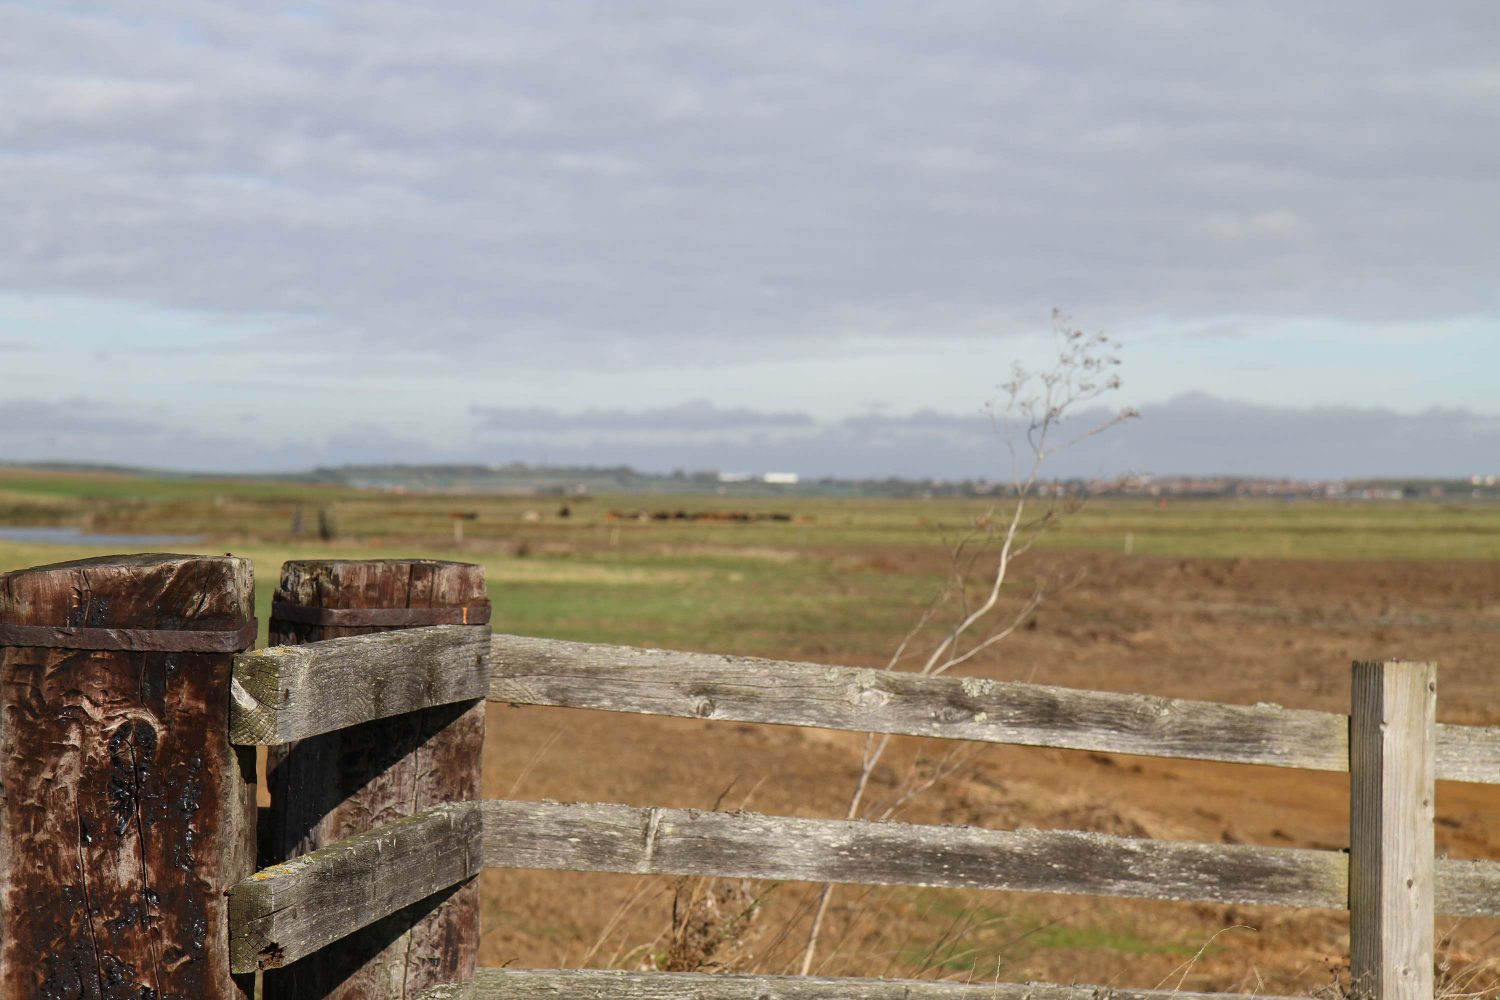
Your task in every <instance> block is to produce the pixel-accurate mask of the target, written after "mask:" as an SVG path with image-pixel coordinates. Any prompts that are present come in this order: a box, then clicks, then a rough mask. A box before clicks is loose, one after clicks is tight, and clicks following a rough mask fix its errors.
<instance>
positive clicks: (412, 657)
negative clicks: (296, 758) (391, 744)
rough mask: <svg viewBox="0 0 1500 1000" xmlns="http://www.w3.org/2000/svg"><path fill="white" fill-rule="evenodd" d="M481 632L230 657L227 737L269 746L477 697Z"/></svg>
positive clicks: (384, 635)
mask: <svg viewBox="0 0 1500 1000" xmlns="http://www.w3.org/2000/svg"><path fill="white" fill-rule="evenodd" d="M489 658H490V644H489V633H488V631H487V630H486V629H483V628H476V627H474V626H472V625H433V626H429V627H426V628H413V629H406V630H403V631H399V632H377V633H374V634H371V635H357V636H348V637H344V638H339V639H325V640H323V641H322V642H314V643H309V644H307V645H305V646H271V647H269V648H266V649H260V650H256V651H255V652H253V653H242V654H240V655H239V656H237V657H235V661H234V681H233V687H232V690H231V698H232V700H231V704H230V729H229V736H230V740H231V741H232V742H234V743H237V744H241V745H255V744H260V745H272V746H274V745H277V744H282V743H291V742H293V741H295V740H302V739H307V738H308V737H311V736H318V735H320V734H322V733H329V732H333V731H334V730H337V729H346V728H348V727H350V726H355V725H358V724H360V723H362V722H371V721H374V720H375V719H386V718H390V717H392V716H396V715H401V714H404V713H406V712H415V711H419V710H421V709H424V708H435V707H436V706H438V705H449V704H452V703H454V702H459V701H467V700H469V699H474V698H483V697H485V695H486V694H487V693H488V691H489V686H490V677H489V675H490V664H489Z"/></svg>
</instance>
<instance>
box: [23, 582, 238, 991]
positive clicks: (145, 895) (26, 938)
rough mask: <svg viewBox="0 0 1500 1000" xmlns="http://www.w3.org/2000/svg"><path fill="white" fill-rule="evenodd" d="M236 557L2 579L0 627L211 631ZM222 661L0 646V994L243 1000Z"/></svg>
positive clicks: (234, 804) (232, 594) (219, 624)
mask: <svg viewBox="0 0 1500 1000" xmlns="http://www.w3.org/2000/svg"><path fill="white" fill-rule="evenodd" d="M253 600H254V583H253V580H252V577H251V567H250V564H249V562H247V561H246V560H243V559H235V558H229V557H224V558H201V557H197V556H175V555H140V556H114V557H104V558H99V559H88V560H82V561H79V562H70V563H59V564H56V565H52V566H42V567H38V568H35V569H27V570H19V571H16V572H13V573H9V574H6V575H4V576H0V621H3V622H7V623H12V624H28V625H47V626H67V627H80V628H117V629H152V630H182V631H216V632H217V631H223V630H230V629H237V628H240V627H241V626H243V625H244V624H245V623H246V622H248V621H249V620H250V618H251V617H252V615H253ZM232 659H233V654H231V653H189V652H146V651H129V652H127V651H123V650H88V651H77V650H68V649H36V648H19V647H6V648H0V720H3V725H0V789H3V791H0V996H4V997H16V998H20V997H27V998H31V997H38V998H49V1000H51V998H57V1000H62V998H85V1000H113V998H117V997H126V996H129V997H146V996H154V997H201V998H206V1000H227V998H230V997H246V998H248V997H249V996H250V995H252V993H253V989H254V983H253V980H246V979H239V980H236V979H234V978H233V977H232V976H231V972H230V961H229V952H228V939H229V926H228V918H229V913H228V907H227V905H226V903H225V898H224V893H225V891H226V890H227V889H228V888H229V886H231V885H233V884H234V883H235V882H237V881H239V880H240V879H242V878H244V877H245V876H246V875H247V874H249V873H250V872H251V871H252V870H253V869H254V858H255V841H254V837H255V824H254V809H255V798H254V792H255V756H254V752H253V751H250V750H243V751H236V750H235V748H233V747H231V746H230V744H229V741H228V739H227V736H226V733H227V727H228V721H229V720H228V715H229V698H228V694H229V685H230V670H231V664H232Z"/></svg>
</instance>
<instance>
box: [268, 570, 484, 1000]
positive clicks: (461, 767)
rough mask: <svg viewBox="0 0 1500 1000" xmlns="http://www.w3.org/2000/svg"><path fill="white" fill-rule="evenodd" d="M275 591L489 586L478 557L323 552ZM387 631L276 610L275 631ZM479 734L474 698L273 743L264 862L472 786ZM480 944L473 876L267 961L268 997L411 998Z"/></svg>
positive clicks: (284, 576)
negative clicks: (315, 945)
mask: <svg viewBox="0 0 1500 1000" xmlns="http://www.w3.org/2000/svg"><path fill="white" fill-rule="evenodd" d="M274 599H275V600H276V601H283V602H287V603H289V604H294V605H300V606H302V607H307V608H433V607H437V608H443V607H469V606H474V605H478V604H482V603H484V602H487V601H488V599H489V596H488V593H487V591H486V589H485V584H484V570H483V568H482V567H479V566H474V565H470V564H467V563H455V562H439V561H432V560H326V561H302V562H289V563H287V564H286V565H285V566H283V567H282V573H281V582H280V585H279V586H278V588H277V591H276V594H275V595H274ZM460 627H462V626H460ZM468 627H469V628H472V629H474V630H475V631H476V632H483V631H484V627H483V626H468ZM387 631H389V629H387V628H384V627H376V626H331V625H317V624H310V623H307V622H296V621H289V620H282V619H278V618H275V617H273V618H272V620H271V641H272V643H273V644H281V645H300V644H304V643H309V642H316V641H319V640H324V639H334V638H338V637H341V636H349V635H368V634H371V633H378V632H387ZM345 694H346V696H347V697H358V695H357V694H356V693H354V692H352V691H347V692H346V693H345ZM483 745H484V703H483V702H482V701H475V702H456V703H454V704H451V705H441V706H438V707H435V708H428V709H424V710H422V711H419V712H412V713H408V714H406V715H401V716H397V717H394V718H390V719H382V720H377V721H374V722H367V723H364V724H361V725H358V726H354V727H351V728H348V729H341V730H337V731H335V732H329V733H324V734H322V735H319V736H313V737H311V738H309V739H305V740H301V741H298V742H297V743H295V744H291V745H289V746H287V747H286V748H273V749H272V751H271V752H270V757H271V762H272V770H271V779H270V784H271V801H272V809H273V814H272V816H271V822H270V824H269V836H268V838H267V839H268V840H269V841H270V846H271V850H270V851H269V852H268V853H267V854H266V856H265V857H264V862H265V863H271V862H275V861H282V860H286V859H289V858H293V857H297V856H300V855H302V854H306V853H308V852H310V851H313V850H316V849H318V848H321V847H326V846H328V845H331V844H334V843H336V842H338V841H340V840H342V839H345V838H347V837H351V836H354V835H356V834H359V833H363V832H366V831H369V830H372V829H375V828H376V827H379V826H382V825H384V824H386V823H390V822H393V821H395V820H397V819H400V818H402V817H404V816H409V815H412V814H415V813H418V812H421V811H423V810H425V809H428V808H431V807H433V806H436V805H439V804H441V803H444V802H461V801H467V800H473V799H477V798H478V797H479V777H480V776H479V763H480V758H481V753H482V750H483ZM478 952H479V886H478V883H477V882H473V883H467V884H464V885H462V886H460V887H458V888H457V889H455V890H450V891H448V892H447V893H445V894H441V895H439V896H435V897H431V898H429V899H427V900H424V901H422V902H420V903H415V904H413V905H412V906H410V907H408V908H406V909H405V910H402V911H400V912H399V913H395V914H392V915H391V916H390V917H388V918H386V919H385V920H382V921H378V922H376V923H374V924H371V925H370V926H368V927H366V928H365V929H364V930H361V931H358V932H356V933H355V934H353V935H351V936H350V937H348V938H345V939H343V940H342V941H340V942H339V944H338V946H337V947H333V948H327V949H324V950H323V951H321V952H319V953H317V954H315V955H312V956H309V957H308V958H306V959H303V960H302V961H300V962H297V963H295V964H293V965H290V966H287V967H285V968H278V969H271V970H268V971H267V972H266V974H265V976H264V979H263V982H264V985H265V997H266V1000H364V998H367V997H381V998H386V997H392V998H405V997H412V996H416V995H417V994H419V993H421V992H422V991H423V990H425V989H426V988H428V987H429V986H435V985H438V984H441V983H447V982H462V981H465V980H467V979H469V978H470V977H471V976H472V975H473V969H474V965H475V960H476V958H477V956H478Z"/></svg>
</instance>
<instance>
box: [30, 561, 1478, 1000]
mask: <svg viewBox="0 0 1500 1000" xmlns="http://www.w3.org/2000/svg"><path fill="white" fill-rule="evenodd" d="M252 609H253V584H252V576H251V568H250V566H249V564H248V563H247V562H246V561H245V560H241V559H235V558H232V557H224V558H198V557H186V556H131V557H113V558H108V559H96V560H87V561H82V562H75V563H63V564H58V565H54V566H45V567H39V568H36V569H30V570H22V571H18V572H15V573H11V574H8V575H5V576H3V577H0V698H3V701H0V787H3V799H0V879H3V882H0V1000H20V998H28V1000H29V998H48V1000H52V998H74V997H78V998H101V1000H114V998H125V997H129V998H133V1000H148V998H149V1000H171V998H187V997H191V998H201V1000H227V998H231V997H244V998H249V997H251V996H253V995H254V990H255V976H256V974H257V973H260V974H261V975H262V977H263V978H262V983H261V988H262V992H263V995H264V997H265V998H266V1000H287V998H299V1000H302V998H332V997H337V998H341V1000H353V998H386V997H391V998H403V1000H405V998H417V997H424V998H427V1000H440V998H445V997H461V996H462V997H473V998H504V1000H520V998H531V997H552V998H567V1000H582V998H597V997H620V998H636V1000H687V998H695V1000H739V998H743V1000H813V998H817V1000H828V998H843V997H847V998H868V1000H885V998H890V1000H895V998H898V997H899V998H902V1000H924V998H932V1000H936V998H954V1000H957V998H965V1000H979V998H1004V1000H1022V998H1030V1000H1084V998H1093V997H1098V996H1101V995H1103V993H1105V992H1107V994H1108V995H1110V996H1113V997H1118V998H1122V1000H1131V998H1141V1000H1147V998H1153V1000H1155V998H1166V997H1169V996H1177V997H1193V998H1195V997H1200V996H1205V997H1206V996H1220V997H1232V996H1234V995H1232V994H1206V995H1205V994H1189V993H1182V992H1178V991H1170V992H1169V991H1153V990H1108V991H1101V990H1099V989H1096V988H1092V987H1086V986H1071V985H1050V984H1040V985H1039V984H1017V985H1006V984H993V983H986V984H957V983H946V982H925V981H924V982H918V981H898V980H874V979H863V980H862V979H844V980H829V979H819V978H813V977H767V976H730V975H712V976H710V975H698V974H668V973H645V972H609V971H587V970H572V971H536V970H523V969H509V968H506V969H476V968H475V959H476V956H477V953H478V942H479V916H478V896H477V892H478V886H477V879H476V875H477V874H478V873H479V872H480V871H481V870H482V869H483V868H485V867H502V868H533V869H568V870H579V871H603V872H625V873H634V874H642V875H709V876H712V875H720V876H732V877H744V878H757V879H777V880H783V879H784V880H799V881H809V882H850V883H865V884H888V885H913V886H952V887H960V888H971V889H995V890H1009V891H1016V890H1020V891H1034V892H1050V893H1055V892H1061V893H1089V894H1097V895H1111V896H1126V897H1143V898H1152V899H1181V900H1205V901H1211V902H1220V903H1250V904H1275V905H1282V906H1292V907H1322V908H1329V909H1339V908H1348V909H1349V910H1350V911H1351V912H1350V927H1351V931H1350V938H1351V942H1350V946H1351V963H1352V965H1351V967H1352V970H1353V977H1354V985H1355V989H1356V992H1358V993H1360V994H1362V995H1367V996H1372V997H1376V998H1380V1000H1387V998H1390V1000H1395V998H1402V1000H1407V998H1411V1000H1415V998H1430V997H1431V996H1432V989H1433V979H1432V976H1433V918H1434V916H1435V915H1436V914H1440V913H1441V914H1455V915H1472V916H1496V915H1500V863H1494V862H1488V861H1454V860H1449V859H1442V858H1435V857H1434V847H1433V798H1434V782H1435V780H1439V779H1441V780H1457V781H1476V782H1487V783H1500V729H1492V728H1479V727H1462V726H1445V725H1438V724H1436V722H1435V704H1436V684H1435V668H1434V667H1433V666H1432V665H1431V664H1420V663H1404V662H1394V661H1393V662H1386V663H1361V664H1355V666H1354V669H1353V674H1352V696H1351V701H1350V713H1349V714H1348V715H1342V714H1333V713H1324V712H1308V711H1297V710H1290V709H1283V708H1278V707H1275V706H1270V705H1257V706H1237V705H1220V704H1213V703H1208V702H1196V701H1182V700H1173V699H1163V698H1148V697H1143V696H1139V695H1127V694H1113V693H1105V692H1097V691H1078V690H1070V689H1063V688H1054V687H1045V686H1041V685H1034V684H1016V683H1000V682H994V681H986V680H976V679H972V678H956V677H936V678H934V677H920V676H915V675H911V674H901V673H887V672H881V671H873V670H863V669H852V668H843V667H830V666H825V665H823V664H811V663H790V662H777V661H769V660H759V659H749V658H743V657H729V656H713V655H705V654H697V653H676V652H666V651H661V650H646V649H628V648H620V647H612V646H599V645H589V644H583V643H570V642H558V641H551V640H540V639H528V638H522V637H517V636H506V635H498V636H493V637H492V636H491V634H490V629H489V627H488V624H487V623H488V620H489V602H488V597H487V594H486V592H485V586H484V579H483V575H482V572H481V571H480V570H479V568H478V567H474V566H470V565H466V564H462V563H447V562H432V561H378V562H375V561H371V562H363V561H326V562H297V563H288V564H287V565H286V566H285V567H284V568H283V570H282V575H281V579H280V585H279V586H278V588H277V590H276V594H275V598H274V603H273V610H272V619H271V622H270V635H271V641H272V645H271V646H270V647H269V648H266V649H263V650H260V651H256V652H250V651H248V650H249V647H250V646H251V644H252V641H253V636H254V619H253V610H252ZM486 698H488V699H490V700H494V701H501V702H509V703H513V704H527V705H553V706H563V707H572V708H591V709H604V710H609V711H621V712H635V713H643V714H652V715H672V716H681V717H686V718H699V719H726V720H736V721H740V722H757V723H779V724H787V725H797V726H817V727H823V728H830V729H843V730H857V731H873V732H881V733H898V734H908V735H914V736H925V737H940V738H949V739H963V740H979V741H985V742H991V743H1014V744H1022V745H1027V746H1046V747H1060V748H1066V749H1079V750H1095V751H1102V752H1110V753H1124V754H1143V755H1150V756H1158V757H1175V758H1185V759H1193V760H1213V761H1227V762H1233V763H1243V764H1260V765H1271V766H1276V767H1291V768H1304V769H1313V770H1323V771H1349V772H1350V773H1351V781H1350V794H1351V800H1350V812H1351V824H1350V846H1349V849H1348V851H1347V852H1346V851H1327V850H1305V849H1290V848H1275V847H1259V846H1247V845H1222V844H1197V843H1184V842H1177V841H1158V840H1148V839H1136V838H1127V837H1117V836H1106V835H1102V834H1094V833H1081V832H1069V831H1038V830H985V829H977V828H971V827H947V826H923V825H916V824H909V823H896V822H881V823H868V822H844V821H834V820H812V819H795V818H789V817H776V816H764V815H757V814H752V813H743V812H737V813H725V812H702V811H696V810H683V809H664V808H663V809H652V808H645V809H643V808H635V807H631V806H625V805H597V804H596V805H576V804H575V805H569V804H561V803H554V802H513V801H488V802H485V801H480V800H479V784H478V775H479V761H480V753H481V748H482V745H483V740H484V714H483V703H484V700H485V699H486ZM259 746H264V747H268V748H269V751H268V754H269V760H270V767H269V771H268V785H269V787H270V791H271V803H272V804H271V806H270V808H269V809H264V810H261V811H260V812H259V815H258V817H257V811H256V809H255V804H254V789H255V786H256V762H255V749H256V747H259ZM257 845H258V846H257Z"/></svg>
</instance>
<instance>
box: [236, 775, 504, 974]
mask: <svg viewBox="0 0 1500 1000" xmlns="http://www.w3.org/2000/svg"><path fill="white" fill-rule="evenodd" d="M481 822H482V821H481V817H480V809H479V804H478V803H475V802H455V803H450V804H447V805H441V806H436V807H434V808H432V809H428V810H426V811H425V812H421V813H418V814H417V815H415V816H408V817H406V818H404V819H399V820H396V821H395V822H392V823H387V824H386V825H384V826H381V827H377V828H376V829H374V830H370V831H369V832H367V833H361V834H358V835H356V836H353V837H350V838H348V839H347V840H342V841H339V842H338V843H336V844H333V845H331V846H329V847H325V848H322V849H321V850H317V851H314V852H312V853H311V854H306V855H303V856H302V857H300V858H295V859H293V860H291V861H287V862H284V863H282V864H279V865H273V866H271V867H270V868H265V869H262V870H261V871H259V872H256V873H255V874H254V875H253V876H251V877H250V878H248V879H246V880H245V881H243V882H241V883H239V884H238V885H236V886H235V887H234V888H232V889H231V890H230V892H229V913H230V922H231V934H230V961H231V963H232V965H233V969H234V971H235V972H254V971H255V970H257V969H273V968H279V967H281V966H284V965H290V964H291V963H292V962H295V961H297V959H299V958H303V957H305V956H307V955H310V954H312V953H313V952H315V951H317V950H318V949H320V948H322V947H324V946H325V945H329V944H332V943H333V942H334V941H337V940H339V939H340V938H342V937H345V936H346V935H348V934H352V933H354V932H355V931H357V930H359V929H360V928H362V927H367V926H369V925H370V924H372V923H374V922H375V921H377V920H379V919H381V918H382V917H386V916H389V915H390V914H392V913H395V912H396V911H397V910H399V909H401V908H402V907H404V906H407V905H409V904H411V903H415V902H417V901H418V900H421V899H425V898H426V897H428V896H430V895H432V894H433V893H436V892H441V891H442V890H444V889H447V888H449V887H450V886H453V885H457V884H458V883H459V882H462V881H464V880H466V879H469V878H471V877H473V876H474V875H477V874H479V871H480V869H481V867H482V865H481V857H482V852H481Z"/></svg>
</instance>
